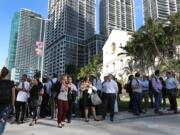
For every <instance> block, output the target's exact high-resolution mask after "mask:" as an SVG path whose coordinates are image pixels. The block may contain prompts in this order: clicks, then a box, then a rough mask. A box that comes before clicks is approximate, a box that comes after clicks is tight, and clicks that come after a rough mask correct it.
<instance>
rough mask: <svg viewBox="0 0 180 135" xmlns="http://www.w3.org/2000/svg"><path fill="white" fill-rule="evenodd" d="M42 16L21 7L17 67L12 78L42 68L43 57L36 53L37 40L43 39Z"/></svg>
mask: <svg viewBox="0 0 180 135" xmlns="http://www.w3.org/2000/svg"><path fill="white" fill-rule="evenodd" d="M41 18H42V16H41V15H40V14H37V13H35V12H34V11H31V10H29V9H21V11H20V18H19V28H18V37H17V47H16V56H15V57H16V58H15V67H14V68H13V69H12V76H13V77H12V79H13V80H18V79H19V77H20V75H21V74H23V73H27V71H28V72H30V73H31V75H30V74H28V76H32V74H34V72H35V70H40V66H41V65H40V64H41V62H40V61H41V58H40V57H39V56H37V55H36V52H35V49H36V42H37V41H40V40H41V41H42V38H43V36H41V35H44V34H43V33H44V28H43V26H44V25H43V24H44V22H43V21H42V20H41ZM40 38H41V39H40Z"/></svg>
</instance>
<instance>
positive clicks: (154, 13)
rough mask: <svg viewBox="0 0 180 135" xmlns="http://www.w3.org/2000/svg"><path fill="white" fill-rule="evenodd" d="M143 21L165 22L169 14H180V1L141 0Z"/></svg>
mask: <svg viewBox="0 0 180 135" xmlns="http://www.w3.org/2000/svg"><path fill="white" fill-rule="evenodd" d="M143 11H144V20H145V21H146V20H148V19H149V18H152V19H155V20H156V19H160V20H165V19H167V17H168V16H169V15H171V14H174V13H177V12H180V0H143Z"/></svg>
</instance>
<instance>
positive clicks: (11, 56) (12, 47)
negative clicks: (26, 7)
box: [7, 12, 19, 70]
mask: <svg viewBox="0 0 180 135" xmlns="http://www.w3.org/2000/svg"><path fill="white" fill-rule="evenodd" d="M18 28H19V12H16V13H15V14H14V16H13V18H12V22H11V33H10V40H9V50H8V59H7V67H8V69H9V70H11V69H12V68H13V67H14V66H15V56H16V46H17V37H18Z"/></svg>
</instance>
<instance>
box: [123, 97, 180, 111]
mask: <svg viewBox="0 0 180 135" xmlns="http://www.w3.org/2000/svg"><path fill="white" fill-rule="evenodd" d="M177 103H178V107H180V97H178V98H177ZM128 104H129V97H128V96H122V97H121V102H120V109H121V111H127V110H128ZM148 106H149V107H150V103H149V105H148ZM165 107H169V100H168V98H166V106H165Z"/></svg>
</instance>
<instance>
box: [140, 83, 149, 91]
mask: <svg viewBox="0 0 180 135" xmlns="http://www.w3.org/2000/svg"><path fill="white" fill-rule="evenodd" d="M141 85H142V90H143V91H148V90H149V81H148V80H142V81H141Z"/></svg>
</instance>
